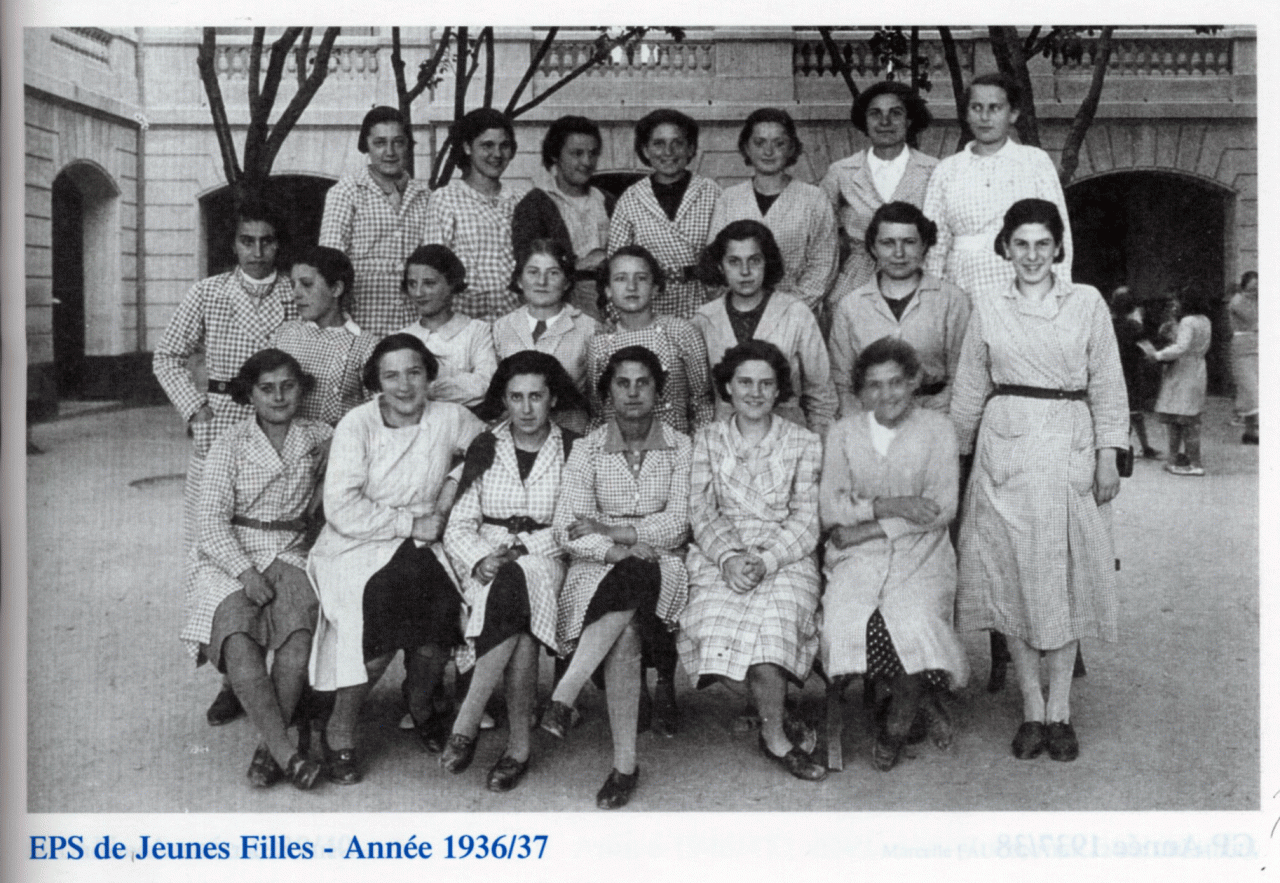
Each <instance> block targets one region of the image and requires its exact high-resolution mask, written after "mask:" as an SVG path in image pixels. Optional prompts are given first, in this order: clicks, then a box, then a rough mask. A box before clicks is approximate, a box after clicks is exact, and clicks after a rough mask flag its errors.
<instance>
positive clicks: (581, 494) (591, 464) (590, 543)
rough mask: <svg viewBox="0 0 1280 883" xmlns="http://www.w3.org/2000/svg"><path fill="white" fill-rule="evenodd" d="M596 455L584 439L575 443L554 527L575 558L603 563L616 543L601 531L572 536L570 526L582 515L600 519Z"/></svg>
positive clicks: (558, 541)
mask: <svg viewBox="0 0 1280 883" xmlns="http://www.w3.org/2000/svg"><path fill="white" fill-rule="evenodd" d="M593 454H599V449H598V448H597V447H596V446H594V445H592V444H590V443H589V442H588V439H582V440H581V441H579V442H578V443H577V444H576V445H574V448H573V452H572V453H571V454H570V455H569V461H568V462H567V463H565V464H564V472H563V473H562V474H561V477H560V496H559V498H557V500H556V514H555V518H554V519H553V520H552V529H553V530H554V531H555V539H556V542H557V543H558V544H559V546H560V548H562V549H564V550H565V551H567V552H568V553H569V554H570V555H572V556H573V557H574V558H581V559H582V560H584V561H595V562H600V563H602V562H603V561H604V556H605V554H606V553H607V552H608V551H609V549H610V548H611V547H612V546H613V542H612V541H611V540H610V539H609V538H608V537H604V536H601V535H600V534H588V535H587V536H584V537H579V538H578V539H576V540H571V539H569V525H571V524H573V522H574V521H576V520H577V519H578V518H579V517H580V516H585V517H587V518H595V519H599V518H601V517H602V513H601V512H600V507H599V506H598V505H597V504H596V487H595V484H596V483H595V478H596V474H595V461H594V460H593Z"/></svg>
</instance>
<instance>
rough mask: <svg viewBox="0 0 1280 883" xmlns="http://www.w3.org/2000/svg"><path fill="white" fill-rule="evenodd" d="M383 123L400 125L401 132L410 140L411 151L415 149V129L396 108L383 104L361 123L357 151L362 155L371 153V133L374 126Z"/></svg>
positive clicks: (370, 112) (369, 113)
mask: <svg viewBox="0 0 1280 883" xmlns="http://www.w3.org/2000/svg"><path fill="white" fill-rule="evenodd" d="M381 123H399V124H400V130H401V131H403V132H404V136H405V137H406V138H408V139H409V149H410V150H412V149H413V127H411V126H410V125H409V121H408V120H406V119H405V118H404V114H402V113H401V112H400V111H399V110H397V109H396V108H394V107H388V106H387V105H385V104H382V105H379V106H377V107H375V108H373V110H371V111H369V112H368V113H367V114H365V115H364V119H363V120H362V121H361V122H360V137H359V139H357V141H356V150H358V151H360V152H361V153H368V152H369V133H370V132H372V131H373V127H374V126H377V125H380V124H381Z"/></svg>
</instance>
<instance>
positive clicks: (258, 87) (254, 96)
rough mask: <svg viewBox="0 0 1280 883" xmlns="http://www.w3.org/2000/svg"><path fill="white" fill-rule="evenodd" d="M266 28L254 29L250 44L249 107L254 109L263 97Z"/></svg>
mask: <svg viewBox="0 0 1280 883" xmlns="http://www.w3.org/2000/svg"><path fill="white" fill-rule="evenodd" d="M266 36H267V29H266V28H254V29H253V43H252V44H250V46H249V107H250V108H251V109H252V108H253V106H254V105H256V104H257V103H258V99H259V98H261V97H262V43H263V41H264V40H265V39H266Z"/></svg>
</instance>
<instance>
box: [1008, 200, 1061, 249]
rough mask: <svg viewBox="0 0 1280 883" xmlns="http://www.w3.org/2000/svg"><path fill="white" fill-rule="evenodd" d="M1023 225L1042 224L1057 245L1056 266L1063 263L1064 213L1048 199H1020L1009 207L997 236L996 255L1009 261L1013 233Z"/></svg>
mask: <svg viewBox="0 0 1280 883" xmlns="http://www.w3.org/2000/svg"><path fill="white" fill-rule="evenodd" d="M1023 224H1042V225H1044V227H1045V228H1046V229H1048V231H1049V233H1050V234H1051V235H1052V236H1053V241H1054V244H1055V245H1057V247H1058V251H1057V254H1055V255H1054V256H1053V262H1054V263H1055V264H1060V263H1062V259H1063V257H1064V256H1065V255H1064V251H1063V248H1062V240H1063V236H1064V235H1065V230H1066V228H1065V226H1064V225H1063V223H1062V213H1061V212H1059V211H1058V207H1057V206H1056V205H1054V204H1053V203H1052V202H1050V201H1049V200H1047V199H1019V200H1018V201H1017V202H1015V203H1014V204H1013V205H1011V206H1009V210H1008V211H1007V212H1005V213H1004V224H1003V225H1002V226H1001V227H1000V232H999V233H998V234H997V235H996V254H998V255H1000V257H1002V258H1004V259H1005V260H1006V261H1007V260H1009V240H1010V238H1011V237H1012V236H1013V232H1014V231H1015V230H1017V229H1018V228H1019V227H1021V226H1022V225H1023Z"/></svg>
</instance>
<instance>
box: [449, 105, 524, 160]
mask: <svg viewBox="0 0 1280 883" xmlns="http://www.w3.org/2000/svg"><path fill="white" fill-rule="evenodd" d="M490 129H501V130H502V131H504V132H506V133H507V137H508V138H510V139H511V149H512V151H513V152H514V151H515V150H516V130H515V129H514V128H513V127H512V125H511V120H509V119H507V118H506V116H505V115H504V114H503V113H502V112H501V111H497V110H494V109H493V108H492V107H477V108H476V109H475V110H473V111H471V112H470V113H468V114H467V115H466V116H464V117H463V118H462V119H460V120H454V122H453V125H451V126H450V127H449V138H450V139H452V141H453V164H454V165H455V166H457V167H458V168H459V169H461V170H462V171H463V172H467V171H470V169H471V157H469V156H467V152H466V150H464V149H463V147H464V146H465V145H469V144H470V143H471V142H472V141H475V140H476V139H477V138H479V137H480V136H481V135H483V134H484V133H485V132H487V131H489V130H490Z"/></svg>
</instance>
